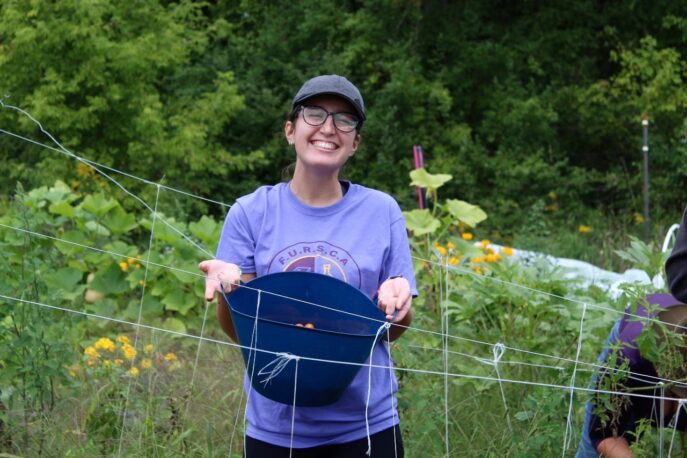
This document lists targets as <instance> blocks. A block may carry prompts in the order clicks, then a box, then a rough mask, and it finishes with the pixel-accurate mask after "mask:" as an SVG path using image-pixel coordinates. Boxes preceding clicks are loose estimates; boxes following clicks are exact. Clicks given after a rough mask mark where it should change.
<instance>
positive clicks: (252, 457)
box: [243, 425, 403, 458]
mask: <svg viewBox="0 0 687 458" xmlns="http://www.w3.org/2000/svg"><path fill="white" fill-rule="evenodd" d="M394 432H395V434H396V447H395V449H394ZM370 441H371V442H372V454H371V455H370V458H403V440H402V439H401V429H400V428H399V427H398V425H397V426H396V427H394V428H389V429H385V430H384V431H380V432H378V433H377V434H373V435H371V436H370ZM365 452H367V437H363V438H362V439H358V440H356V441H353V442H346V443H345V444H335V445H322V446H319V447H310V448H294V449H293V453H292V454H290V450H289V448H288V447H279V446H277V445H272V444H268V443H267V442H263V441H259V440H257V439H253V438H252V437H250V436H246V449H245V451H244V455H243V456H244V457H245V458H282V457H283V458H288V457H289V456H291V457H293V458H356V457H360V458H368V457H367V455H366V454H365Z"/></svg>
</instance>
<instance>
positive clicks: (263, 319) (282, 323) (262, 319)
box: [229, 304, 377, 338]
mask: <svg viewBox="0 0 687 458" xmlns="http://www.w3.org/2000/svg"><path fill="white" fill-rule="evenodd" d="M229 308H230V309H231V313H237V314H239V315H241V316H244V317H246V318H249V319H250V320H255V316H254V315H249V314H247V313H244V312H241V311H240V310H236V309H235V308H234V306H232V305H231V304H229ZM258 321H261V322H264V323H272V324H278V325H281V326H288V327H289V328H292V327H295V328H298V326H296V325H295V324H291V323H284V322H282V321H276V320H271V319H269V318H261V317H258ZM305 329H307V330H308V331H311V332H312V331H319V332H325V333H328V334H335V335H342V336H346V337H365V338H367V337H376V336H377V333H376V332H375V333H365V334H351V333H348V332H341V331H332V330H329V329H320V328H312V329H309V328H305Z"/></svg>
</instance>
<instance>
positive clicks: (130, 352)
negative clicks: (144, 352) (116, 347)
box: [122, 344, 136, 360]
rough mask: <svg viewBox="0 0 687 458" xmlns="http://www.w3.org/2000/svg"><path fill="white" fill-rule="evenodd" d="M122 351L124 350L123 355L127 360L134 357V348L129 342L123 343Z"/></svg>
mask: <svg viewBox="0 0 687 458" xmlns="http://www.w3.org/2000/svg"><path fill="white" fill-rule="evenodd" d="M122 351H123V352H124V357H125V358H126V359H128V360H132V359H134V358H135V357H136V349H135V348H134V347H132V346H131V345H129V344H126V345H124V346H123V347H122Z"/></svg>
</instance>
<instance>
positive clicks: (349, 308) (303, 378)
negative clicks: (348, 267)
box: [227, 272, 385, 407]
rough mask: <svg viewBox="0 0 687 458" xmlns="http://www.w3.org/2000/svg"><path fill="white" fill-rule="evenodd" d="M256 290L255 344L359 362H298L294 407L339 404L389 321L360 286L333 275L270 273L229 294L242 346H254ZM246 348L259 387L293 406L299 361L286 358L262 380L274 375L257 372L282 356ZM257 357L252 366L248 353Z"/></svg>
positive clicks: (272, 365)
mask: <svg viewBox="0 0 687 458" xmlns="http://www.w3.org/2000/svg"><path fill="white" fill-rule="evenodd" d="M258 290H261V291H262V293H261V294H260V309H259V311H258V320H257V341H256V342H255V345H254V347H255V348H257V349H259V350H265V351H267V352H277V353H290V354H292V355H294V356H300V357H304V358H318V359H324V360H330V361H341V362H348V363H355V364H356V365H351V364H336V363H328V362H322V361H312V360H309V359H300V360H299V361H298V381H297V386H296V390H297V391H296V399H295V405H297V406H308V407H315V406H323V405H327V404H332V403H334V402H336V401H337V400H338V399H339V398H340V397H341V394H342V393H343V392H344V390H345V389H346V387H348V385H349V384H350V383H351V381H352V380H353V378H354V377H355V376H356V374H357V373H358V371H359V370H360V368H361V366H360V364H363V363H365V361H367V359H368V357H369V355H370V350H371V349H372V346H373V345H374V344H375V343H376V337H377V331H378V330H379V328H380V326H381V325H382V324H383V323H384V321H385V316H384V313H383V312H382V311H381V310H379V309H378V308H377V307H376V306H375V304H374V303H373V302H372V301H371V300H370V299H369V298H368V297H367V296H365V295H364V294H363V293H362V292H360V291H359V290H357V289H356V288H354V287H353V286H351V285H349V284H347V283H345V282H343V281H341V280H338V279H336V278H333V277H328V276H326V275H322V274H316V273H309V272H280V273H275V274H270V275H265V276H262V277H258V278H256V279H254V280H252V281H250V282H249V283H246V284H245V286H244V287H241V288H238V289H237V290H236V291H234V292H233V293H232V294H230V295H229V296H227V299H228V302H229V310H230V313H231V317H232V320H233V322H234V328H235V329H236V333H237V335H238V339H239V343H240V344H241V345H242V346H244V347H250V346H251V337H252V336H253V327H254V325H255V312H256V306H257V301H258ZM313 304H318V305H321V306H324V307H327V308H324V307H318V306H317V305H313ZM330 309H333V310H330ZM338 310H342V311H346V312H349V313H350V315H349V314H346V313H341V312H339V311H338ZM297 323H299V324H301V325H305V324H308V323H312V325H314V328H313V329H309V328H306V327H298V326H296V324H297ZM241 351H242V353H243V359H244V361H245V363H246V367H247V373H248V376H249V377H250V378H251V384H252V386H253V389H254V390H256V391H257V392H259V393H260V394H262V395H263V396H265V397H267V398H269V399H272V400H273V401H277V402H281V403H284V404H293V403H294V392H293V390H294V382H295V375H296V361H295V360H290V361H284V362H283V364H284V367H283V368H282V369H281V372H278V373H277V374H276V375H275V376H274V377H273V378H271V380H269V381H268V382H266V383H263V381H264V380H265V379H266V378H267V377H268V376H267V375H264V374H263V375H259V372H260V371H261V370H263V368H264V370H263V372H265V371H269V370H270V369H274V368H275V363H276V362H278V361H275V360H276V359H277V358H279V357H278V356H277V355H275V354H273V353H266V352H264V351H254V352H251V351H250V350H249V349H248V348H242V349H241ZM253 357H254V358H255V366H254V369H252V368H253V362H252V361H250V359H249V358H253ZM275 372H277V371H275Z"/></svg>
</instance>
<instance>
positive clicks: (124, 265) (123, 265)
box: [119, 261, 129, 272]
mask: <svg viewBox="0 0 687 458" xmlns="http://www.w3.org/2000/svg"><path fill="white" fill-rule="evenodd" d="M119 268H120V269H122V272H126V271H128V270H129V264H127V263H126V261H122V262H120V263H119Z"/></svg>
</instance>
